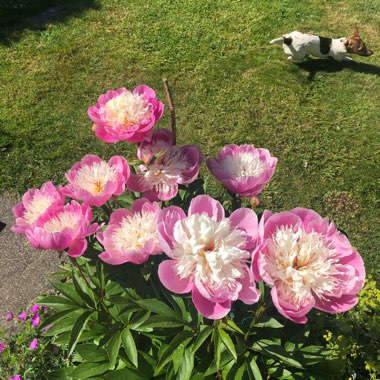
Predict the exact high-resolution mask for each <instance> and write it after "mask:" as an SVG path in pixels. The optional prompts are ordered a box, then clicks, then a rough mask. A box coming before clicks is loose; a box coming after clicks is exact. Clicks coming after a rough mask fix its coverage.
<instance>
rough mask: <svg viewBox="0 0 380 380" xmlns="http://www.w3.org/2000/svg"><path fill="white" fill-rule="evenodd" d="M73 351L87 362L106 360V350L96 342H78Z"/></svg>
mask: <svg viewBox="0 0 380 380" xmlns="http://www.w3.org/2000/svg"><path fill="white" fill-rule="evenodd" d="M75 351H76V352H77V353H78V354H79V355H80V356H81V357H82V358H83V359H85V360H87V361H89V362H104V361H106V360H108V355H107V351H106V350H105V349H104V348H101V347H99V346H97V345H96V344H90V343H84V344H78V345H77V347H76V349H75Z"/></svg>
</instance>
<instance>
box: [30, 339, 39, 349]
mask: <svg viewBox="0 0 380 380" xmlns="http://www.w3.org/2000/svg"><path fill="white" fill-rule="evenodd" d="M37 347H38V339H37V338H34V339H33V340H32V341H31V343H30V345H29V350H32V351H33V350H35V349H36V348H37Z"/></svg>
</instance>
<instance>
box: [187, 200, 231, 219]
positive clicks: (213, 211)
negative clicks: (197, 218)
mask: <svg viewBox="0 0 380 380" xmlns="http://www.w3.org/2000/svg"><path fill="white" fill-rule="evenodd" d="M203 213H205V214H207V215H208V216H209V217H210V218H212V217H215V218H216V220H217V221H221V220H222V219H224V208H223V206H222V205H221V204H220V202H218V201H217V200H215V199H213V198H211V197H210V196H208V195H198V196H197V197H195V198H193V199H192V200H191V203H190V207H189V216H191V215H193V214H203Z"/></svg>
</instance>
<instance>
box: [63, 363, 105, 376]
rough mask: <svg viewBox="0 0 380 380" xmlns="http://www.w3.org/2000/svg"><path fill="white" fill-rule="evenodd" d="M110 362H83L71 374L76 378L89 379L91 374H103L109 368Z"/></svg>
mask: <svg viewBox="0 0 380 380" xmlns="http://www.w3.org/2000/svg"><path fill="white" fill-rule="evenodd" d="M109 365H110V364H109V363H108V362H107V363H89V362H86V363H82V364H80V365H79V366H78V367H77V368H75V370H74V371H73V372H72V373H71V374H70V377H72V378H74V379H88V378H89V377H91V376H96V375H101V374H102V373H104V372H106V371H107V370H108V368H109Z"/></svg>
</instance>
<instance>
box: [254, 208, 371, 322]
mask: <svg viewBox="0 0 380 380" xmlns="http://www.w3.org/2000/svg"><path fill="white" fill-rule="evenodd" d="M259 230H260V245H259V246H258V248H257V250H256V252H255V253H254V256H253V261H252V269H253V273H254V276H255V279H256V281H261V280H263V281H264V282H265V283H266V284H268V285H271V286H273V288H272V291H271V295H272V300H273V303H274V305H275V306H276V308H277V310H278V312H279V313H280V314H282V315H283V316H285V317H286V318H289V319H290V320H292V321H294V322H297V323H306V322H307V317H306V314H307V313H308V312H309V311H310V310H311V309H312V308H313V307H314V308H316V309H318V310H322V311H325V312H328V313H340V312H344V311H347V310H349V309H351V308H352V307H354V306H355V305H356V303H357V302H358V299H357V294H358V292H359V291H360V290H361V289H362V287H363V285H364V278H365V269H364V264H363V260H362V258H361V257H360V255H359V254H358V253H357V252H356V251H355V250H354V249H353V248H352V246H351V244H350V242H349V241H348V239H347V238H346V236H344V235H342V234H341V233H340V232H339V231H337V229H336V228H335V226H334V224H333V223H329V221H328V219H326V218H325V219H322V218H321V217H320V216H319V215H318V214H317V213H316V212H314V211H312V210H308V209H303V208H295V209H293V210H291V211H285V212H280V213H277V214H273V215H271V213H270V212H268V211H265V212H264V214H263V217H262V219H261V221H260V226H259Z"/></svg>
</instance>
